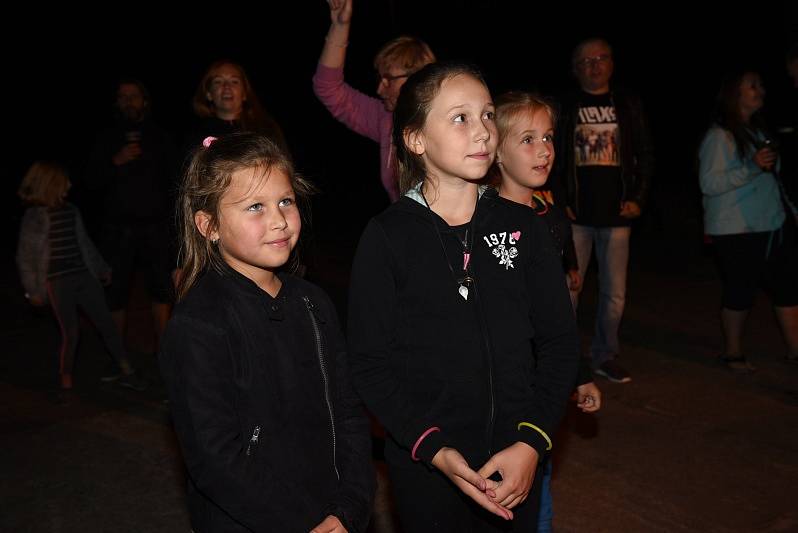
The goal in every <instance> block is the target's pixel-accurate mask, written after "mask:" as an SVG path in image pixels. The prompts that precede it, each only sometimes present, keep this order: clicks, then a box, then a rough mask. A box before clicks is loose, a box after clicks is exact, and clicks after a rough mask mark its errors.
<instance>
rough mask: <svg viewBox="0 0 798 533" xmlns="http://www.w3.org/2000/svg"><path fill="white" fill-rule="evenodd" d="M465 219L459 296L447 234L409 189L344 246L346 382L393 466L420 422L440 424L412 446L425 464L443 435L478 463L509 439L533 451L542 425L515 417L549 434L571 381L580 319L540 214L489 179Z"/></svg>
mask: <svg viewBox="0 0 798 533" xmlns="http://www.w3.org/2000/svg"><path fill="white" fill-rule="evenodd" d="M474 217H475V218H474V220H473V224H474V228H475V231H474V235H473V248H472V250H471V259H470V262H471V268H472V274H473V278H474V279H475V286H474V287H472V289H471V290H470V291H469V295H468V300H464V299H463V298H462V297H461V295H460V294H459V293H458V290H457V283H456V281H455V279H454V278H455V276H453V273H452V271H450V265H451V266H452V269H453V270H454V271H455V274H457V272H458V271H460V272H462V271H461V270H460V267H461V266H462V264H461V261H462V255H461V254H462V247H461V244H460V242H459V239H458V237H457V235H456V234H455V232H454V230H453V229H452V228H451V227H449V226H448V225H447V224H446V223H445V221H443V219H441V218H440V217H439V216H438V215H436V214H434V213H433V212H432V211H430V210H429V209H428V208H427V207H426V206H424V205H422V204H420V203H418V202H417V201H415V200H413V199H411V198H409V197H407V196H406V197H404V198H401V199H400V200H399V201H398V202H396V203H395V204H393V205H392V206H390V207H389V208H388V209H387V210H386V211H384V212H383V213H382V214H380V215H378V216H377V217H375V218H374V219H372V220H371V221H370V223H369V224H368V226H367V228H366V230H365V231H364V233H363V236H362V237H361V241H360V244H359V246H358V250H357V253H356V255H355V260H354V264H353V267H352V278H351V282H350V283H351V284H350V296H349V325H348V331H349V335H348V340H349V347H350V361H351V365H352V375H353V383H354V385H355V388H356V389H357V390H358V392H359V393H360V395H361V397H362V398H363V400H364V402H365V403H366V406H367V407H368V408H369V409H370V410H371V411H372V412H373V413H374V414H375V416H376V417H377V418H378V419H379V420H380V422H382V424H383V425H384V426H385V428H386V429H387V430H388V432H389V434H390V437H391V438H390V439H388V441H387V443H386V451H385V455H386V459H387V460H388V461H389V462H390V463H392V464H395V465H399V466H402V465H405V466H407V465H409V464H412V459H411V450H412V448H413V446H414V445H415V443H416V442H417V441H418V439H419V437H420V436H421V435H422V434H423V433H424V432H425V431H426V430H427V429H429V428H431V427H439V428H440V431H439V432H433V433H431V434H429V435H428V436H427V437H426V438H425V439H424V440H423V441H421V444H420V445H419V447H418V450H417V452H416V455H417V457H418V458H419V459H421V460H424V461H426V462H430V461H431V460H432V458H433V457H434V456H435V454H436V453H437V452H438V451H439V450H440V448H441V447H443V446H451V447H454V448H456V449H457V450H458V451H460V453H462V454H463V456H464V457H465V458H466V460H467V461H468V462H469V464H470V465H472V466H473V467H475V468H478V467H479V466H481V465H482V464H483V463H484V462H485V461H487V459H488V458H489V457H490V455H492V454H493V453H495V452H498V451H501V450H502V449H504V448H506V447H508V446H510V445H512V444H513V443H515V442H518V441H522V442H526V443H528V444H529V445H531V446H532V447H533V448H535V449H536V450H537V451H538V452H539V453H540V454H541V456H543V455H544V454H545V451H546V448H547V447H548V445H547V442H546V440H545V438H544V437H543V435H542V434H541V433H539V432H538V431H536V430H534V429H531V428H530V427H529V426H527V425H522V426H521V427H519V424H520V423H526V424H531V425H534V426H536V427H538V428H540V430H541V431H543V432H545V433H546V434H547V435H548V436H549V437H550V438H551V437H553V435H554V433H555V430H556V428H557V425H558V424H559V421H560V418H561V416H562V414H563V411H564V408H565V404H566V401H567V399H568V396H569V394H570V392H571V390H572V388H573V385H574V380H575V377H576V365H577V357H578V338H577V330H576V325H575V320H574V315H573V311H572V310H571V303H570V300H569V297H568V292H567V289H566V286H565V279H564V276H563V274H562V267H561V266H560V258H559V254H558V253H557V252H556V251H555V249H554V245H553V243H552V240H551V238H550V236H549V235H548V229H547V227H546V224H545V222H544V221H543V220H542V219H541V217H538V216H537V215H536V214H535V213H534V211H533V210H531V209H529V208H528V207H526V206H522V205H520V204H515V203H513V202H510V201H507V200H504V199H502V198H499V197H498V196H497V194H496V191H495V190H492V189H489V190H488V191H486V192H485V193H484V194H483V195H482V197H481V199H480V200H479V202H478V204H477V210H476V212H475V214H474ZM433 224H437V226H438V229H439V231H440V239H439V236H438V233H436V231H435V226H433ZM441 241H443V243H444V245H445V246H446V249H447V255H448V259H449V261H450V263H449V264H447V257H445V256H444V252H443V250H442V246H441ZM507 260H509V264H508V261H507ZM533 342H534V345H533ZM535 355H536V356H537V357H535ZM535 367H536V368H535ZM533 379H534V383H536V384H537V385H536V386H535V387H533V386H532V385H531V384H532V383H533Z"/></svg>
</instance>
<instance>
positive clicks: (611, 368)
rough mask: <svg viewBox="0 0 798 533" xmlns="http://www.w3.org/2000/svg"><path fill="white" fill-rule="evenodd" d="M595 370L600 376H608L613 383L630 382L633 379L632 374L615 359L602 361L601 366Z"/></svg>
mask: <svg viewBox="0 0 798 533" xmlns="http://www.w3.org/2000/svg"><path fill="white" fill-rule="evenodd" d="M594 372H595V373H596V374H598V375H599V376H603V377H605V378H607V379H608V380H610V381H612V382H613V383H629V382H630V381H632V376H630V375H629V372H627V371H626V370H625V369H624V368H623V367H622V366H621V365H619V364H618V363H616V362H615V361H614V360H613V359H610V360H609V361H604V362H603V363H601V366H599V367H598V368H597V369H596V370H594Z"/></svg>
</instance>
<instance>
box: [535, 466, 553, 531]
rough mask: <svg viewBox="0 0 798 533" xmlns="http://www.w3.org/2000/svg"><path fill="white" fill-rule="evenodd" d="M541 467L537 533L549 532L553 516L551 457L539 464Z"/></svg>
mask: <svg viewBox="0 0 798 533" xmlns="http://www.w3.org/2000/svg"><path fill="white" fill-rule="evenodd" d="M541 466H542V468H543V484H542V486H541V487H540V510H539V511H538V533H551V519H552V518H553V517H554V506H553V505H552V498H551V458H549V459H546V462H545V463H543V465H541Z"/></svg>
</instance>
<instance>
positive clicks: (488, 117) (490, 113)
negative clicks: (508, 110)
mask: <svg viewBox="0 0 798 533" xmlns="http://www.w3.org/2000/svg"><path fill="white" fill-rule="evenodd" d="M484 116H485V120H493V117H495V116H496V114H495V113H494V112H493V111H486V112H485V115H484Z"/></svg>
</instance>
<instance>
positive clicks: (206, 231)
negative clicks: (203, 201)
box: [194, 211, 219, 241]
mask: <svg viewBox="0 0 798 533" xmlns="http://www.w3.org/2000/svg"><path fill="white" fill-rule="evenodd" d="M194 224H195V225H196V226H197V229H198V230H199V232H200V233H201V234H202V236H203V237H205V238H206V239H208V240H209V241H218V240H219V232H218V231H216V230H211V215H209V214H208V213H206V212H205V211H197V212H196V213H194Z"/></svg>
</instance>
